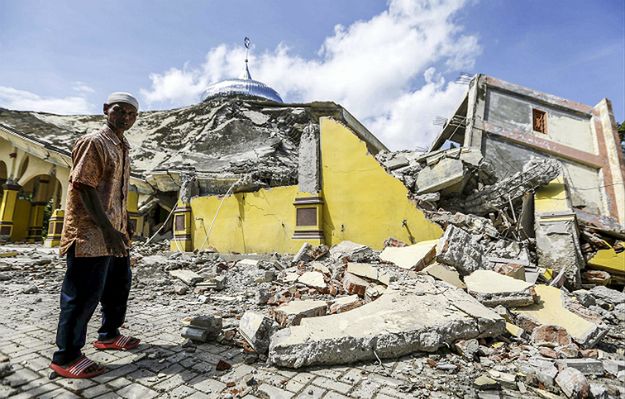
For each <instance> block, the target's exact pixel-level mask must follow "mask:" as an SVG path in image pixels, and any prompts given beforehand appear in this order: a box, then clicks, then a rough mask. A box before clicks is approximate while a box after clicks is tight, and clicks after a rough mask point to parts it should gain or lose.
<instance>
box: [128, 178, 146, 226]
mask: <svg viewBox="0 0 625 399" xmlns="http://www.w3.org/2000/svg"><path fill="white" fill-rule="evenodd" d="M126 206H127V209H128V219H129V222H130V223H131V224H132V230H133V231H134V232H135V234H134V237H140V236H142V235H143V216H141V215H139V191H138V190H137V187H136V186H135V185H132V184H131V185H130V187H128V202H127V205H126ZM131 238H132V237H131Z"/></svg>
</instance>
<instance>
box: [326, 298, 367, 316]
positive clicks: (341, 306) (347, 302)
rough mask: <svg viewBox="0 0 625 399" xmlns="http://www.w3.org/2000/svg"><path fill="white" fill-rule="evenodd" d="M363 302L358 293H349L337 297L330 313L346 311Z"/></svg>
mask: <svg viewBox="0 0 625 399" xmlns="http://www.w3.org/2000/svg"><path fill="white" fill-rule="evenodd" d="M362 304H363V302H362V300H361V299H360V298H359V297H358V295H349V296H345V297H342V298H336V299H335V300H334V302H333V303H332V304H331V305H330V313H331V314H335V313H344V312H347V311H349V310H352V309H356V308H357V307H360V306H362Z"/></svg>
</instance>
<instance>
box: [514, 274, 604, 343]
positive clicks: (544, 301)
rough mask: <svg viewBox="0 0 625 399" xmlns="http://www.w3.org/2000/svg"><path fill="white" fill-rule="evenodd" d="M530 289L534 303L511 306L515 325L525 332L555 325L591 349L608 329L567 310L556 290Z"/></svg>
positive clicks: (545, 288) (536, 287)
mask: <svg viewBox="0 0 625 399" xmlns="http://www.w3.org/2000/svg"><path fill="white" fill-rule="evenodd" d="M534 290H535V291H536V294H537V295H538V301H537V302H536V304H534V305H530V306H526V307H523V308H517V309H512V312H513V313H514V314H515V315H516V318H517V320H516V324H518V325H519V327H521V328H523V329H524V330H525V331H527V332H528V333H530V334H531V333H532V331H533V330H534V328H536V327H537V326H540V325H556V326H560V327H563V328H565V329H566V331H567V332H568V333H569V334H570V335H571V337H572V338H573V340H575V342H577V343H578V344H579V345H581V346H583V347H586V348H592V347H593V346H595V345H596V344H597V342H599V340H601V338H602V337H603V336H604V335H605V334H606V333H607V332H608V328H607V327H606V326H605V325H603V324H597V323H593V322H590V321H588V320H586V319H584V318H582V317H580V316H578V315H577V314H575V313H573V312H571V311H570V310H568V309H567V308H566V306H565V301H564V297H563V295H564V293H563V292H562V291H561V290H560V289H558V288H555V287H549V286H546V285H536V286H535V287H534Z"/></svg>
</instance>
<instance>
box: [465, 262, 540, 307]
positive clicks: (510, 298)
mask: <svg viewBox="0 0 625 399" xmlns="http://www.w3.org/2000/svg"><path fill="white" fill-rule="evenodd" d="M464 283H465V284H466V285H467V291H468V292H469V294H471V295H473V296H474V297H475V298H476V299H477V300H478V301H480V303H483V304H484V305H486V306H497V305H504V306H527V305H531V304H533V303H534V302H535V301H536V293H535V292H534V284H530V283H527V282H525V281H523V280H518V279H516V278H512V277H508V276H504V275H503V274H499V273H497V272H494V271H492V270H476V271H474V272H473V273H471V275H469V276H467V277H465V278H464Z"/></svg>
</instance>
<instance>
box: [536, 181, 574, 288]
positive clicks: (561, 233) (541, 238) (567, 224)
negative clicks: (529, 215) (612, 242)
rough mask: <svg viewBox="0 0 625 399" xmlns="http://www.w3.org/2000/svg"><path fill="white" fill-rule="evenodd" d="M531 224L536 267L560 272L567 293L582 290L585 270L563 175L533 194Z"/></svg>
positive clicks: (556, 272)
mask: <svg viewBox="0 0 625 399" xmlns="http://www.w3.org/2000/svg"><path fill="white" fill-rule="evenodd" d="M534 215H535V217H534V223H535V232H536V254H537V255H538V266H539V267H543V268H547V269H552V270H553V271H554V272H555V274H558V273H560V272H562V273H563V274H564V278H565V285H566V287H567V288H569V289H578V288H579V287H580V286H581V270H582V269H583V268H584V266H585V262H584V258H583V255H582V252H581V248H580V247H579V232H578V230H577V220H576V216H575V213H574V212H573V210H572V208H571V203H570V199H569V196H568V193H567V192H566V185H565V183H564V178H563V177H562V175H560V176H558V177H557V178H556V179H554V180H552V181H551V182H550V183H549V184H547V185H546V186H543V187H540V188H539V189H538V190H536V194H535V196H534Z"/></svg>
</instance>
